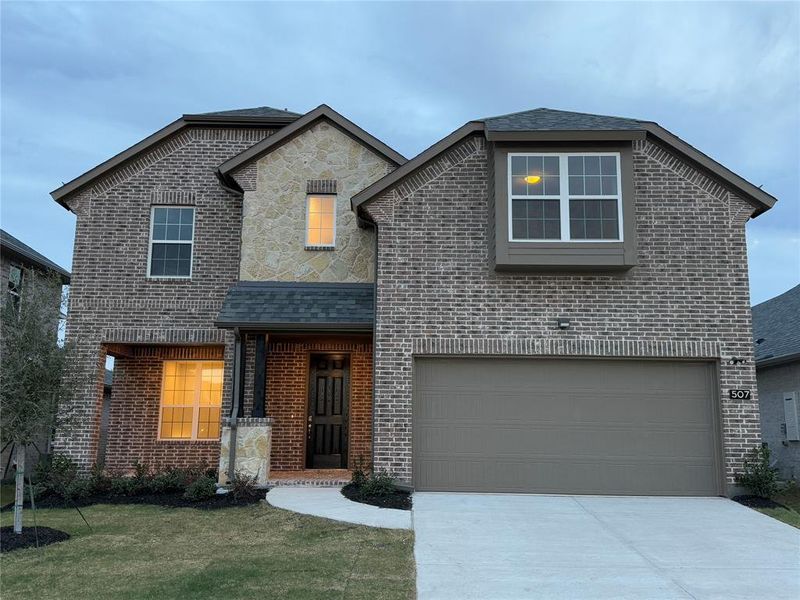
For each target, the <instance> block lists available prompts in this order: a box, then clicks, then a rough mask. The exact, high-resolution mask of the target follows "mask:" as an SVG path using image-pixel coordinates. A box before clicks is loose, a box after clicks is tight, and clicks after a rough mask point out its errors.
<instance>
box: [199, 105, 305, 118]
mask: <svg viewBox="0 0 800 600" xmlns="http://www.w3.org/2000/svg"><path fill="white" fill-rule="evenodd" d="M200 114H202V115H205V116H211V117H299V116H301V115H300V114H298V113H296V112H292V111H290V110H283V109H281V108H272V107H271V106H256V107H255V108H239V109H236V110H221V111H218V112H207V113H200Z"/></svg>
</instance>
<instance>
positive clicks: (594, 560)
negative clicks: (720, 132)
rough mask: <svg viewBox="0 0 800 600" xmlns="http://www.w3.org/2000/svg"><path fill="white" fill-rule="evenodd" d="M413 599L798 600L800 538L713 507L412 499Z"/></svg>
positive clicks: (669, 502) (716, 501)
mask: <svg viewBox="0 0 800 600" xmlns="http://www.w3.org/2000/svg"><path fill="white" fill-rule="evenodd" d="M414 533H415V538H416V540H415V546H414V554H415V558H416V561H417V592H418V598H419V600H433V599H435V600H446V599H450V598H452V599H454V600H455V599H459V600H462V599H463V600H467V599H470V598H473V599H480V600H502V599H508V600H523V599H528V598H542V599H548V600H558V599H565V598H567V599H575V600H586V599H588V598H591V599H593V600H597V599H603V598H608V599H614V600H621V599H624V598H630V599H635V600H641V599H646V600H659V599H684V598H694V599H695V600H711V599H719V600H723V599H724V600H736V599H738V600H751V599H752V600H763V599H766V598H769V599H771V600H780V599H787V600H789V599H791V600H796V599H797V598H800V530H797V529H795V528H793V527H790V526H789V525H786V524H784V523H780V522H779V521H776V520H774V519H772V518H770V517H767V516H765V515H762V514H760V513H758V512H756V511H754V510H751V509H749V508H745V507H744V506H741V505H739V504H736V503H735V502H732V501H730V500H726V499H724V498H663V497H661V498H655V497H608V496H535V495H522V494H520V495H516V494H494V495H493V494H432V493H416V494H414Z"/></svg>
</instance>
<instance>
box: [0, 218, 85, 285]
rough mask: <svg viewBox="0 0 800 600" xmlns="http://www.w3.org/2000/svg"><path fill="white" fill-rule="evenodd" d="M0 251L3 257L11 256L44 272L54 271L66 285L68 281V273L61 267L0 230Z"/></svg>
mask: <svg viewBox="0 0 800 600" xmlns="http://www.w3.org/2000/svg"><path fill="white" fill-rule="evenodd" d="M0 250H2V253H3V254H4V255H8V254H11V255H13V256H16V257H17V258H19V259H20V260H22V261H24V262H27V263H29V264H31V265H33V266H35V267H38V268H40V269H42V270H45V271H54V272H56V273H58V274H59V275H61V280H62V281H63V282H64V283H65V284H66V283H69V281H70V273H69V271H67V270H66V269H64V268H63V267H60V266H58V265H57V264H56V263H54V262H53V261H52V260H50V259H49V258H47V257H46V256H45V255H43V254H40V253H39V252H37V251H36V250H34V249H33V248H31V247H30V246H28V244H25V243H23V242H21V241H20V240H18V239H17V238H15V237H14V236H13V235H11V234H10V233H8V232H7V231H5V230H4V229H0Z"/></svg>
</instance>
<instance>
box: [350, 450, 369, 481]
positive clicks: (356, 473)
mask: <svg viewBox="0 0 800 600" xmlns="http://www.w3.org/2000/svg"><path fill="white" fill-rule="evenodd" d="M368 472H369V468H368V467H367V464H366V463H365V462H364V457H363V456H359V457H358V458H357V459H356V460H355V464H354V467H353V477H352V479H351V480H350V483H351V484H353V485H354V486H356V487H358V488H360V487H361V486H363V485H364V484H365V483H366V482H367V479H369V476H368Z"/></svg>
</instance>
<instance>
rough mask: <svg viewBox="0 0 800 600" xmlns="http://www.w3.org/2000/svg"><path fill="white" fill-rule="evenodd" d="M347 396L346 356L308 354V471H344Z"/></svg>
mask: <svg viewBox="0 0 800 600" xmlns="http://www.w3.org/2000/svg"><path fill="white" fill-rule="evenodd" d="M349 396H350V366H349V360H348V356H347V355H346V354H312V355H311V361H310V363H309V382H308V440H307V443H306V453H307V456H306V466H307V467H308V468H311V469H345V468H347V425H348V423H347V419H348V404H349V402H348V401H349Z"/></svg>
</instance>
